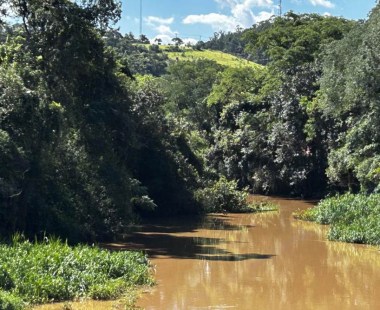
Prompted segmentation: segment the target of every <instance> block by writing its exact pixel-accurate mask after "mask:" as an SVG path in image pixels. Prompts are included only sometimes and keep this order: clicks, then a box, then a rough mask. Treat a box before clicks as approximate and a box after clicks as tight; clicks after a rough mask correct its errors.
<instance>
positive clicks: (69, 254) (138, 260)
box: [0, 237, 152, 310]
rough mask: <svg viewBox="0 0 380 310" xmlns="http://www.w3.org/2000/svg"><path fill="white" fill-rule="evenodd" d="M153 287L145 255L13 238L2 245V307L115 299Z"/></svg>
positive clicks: (59, 242)
mask: <svg viewBox="0 0 380 310" xmlns="http://www.w3.org/2000/svg"><path fill="white" fill-rule="evenodd" d="M150 284H152V278H151V276H150V273H149V265H148V262H147V260H146V258H145V256H144V255H143V254H142V253H139V252H129V251H119V252H110V251H108V250H103V249H100V248H98V247H95V246H94V247H91V246H87V245H79V246H75V247H70V246H69V245H67V244H66V243H64V242H62V241H60V240H58V239H52V240H48V241H47V242H44V243H37V242H34V243H32V242H29V241H22V240H21V238H19V237H16V238H14V240H13V242H12V243H11V244H2V245H0V309H5V310H18V309H23V308H24V307H26V306H27V305H30V304H41V303H48V302H57V301H69V300H75V299H78V298H82V297H85V298H92V299H98V300H106V299H115V298H118V297H121V296H122V295H123V294H124V293H125V292H127V291H130V290H133V289H134V288H136V287H137V286H139V285H150Z"/></svg>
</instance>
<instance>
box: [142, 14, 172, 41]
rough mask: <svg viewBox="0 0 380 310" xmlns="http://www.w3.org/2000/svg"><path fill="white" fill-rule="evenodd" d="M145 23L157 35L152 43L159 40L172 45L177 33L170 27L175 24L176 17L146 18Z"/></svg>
mask: <svg viewBox="0 0 380 310" xmlns="http://www.w3.org/2000/svg"><path fill="white" fill-rule="evenodd" d="M144 21H145V23H146V24H147V25H148V26H149V27H150V28H151V29H153V30H154V31H155V32H156V33H157V35H156V36H155V37H154V38H153V39H151V42H154V40H155V39H156V38H159V39H161V40H162V42H163V43H164V44H167V43H171V39H172V38H173V37H174V36H175V31H173V30H172V29H171V27H170V25H171V24H173V23H174V17H169V18H163V17H159V16H148V17H145V18H144Z"/></svg>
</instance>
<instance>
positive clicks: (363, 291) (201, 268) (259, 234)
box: [41, 197, 380, 310]
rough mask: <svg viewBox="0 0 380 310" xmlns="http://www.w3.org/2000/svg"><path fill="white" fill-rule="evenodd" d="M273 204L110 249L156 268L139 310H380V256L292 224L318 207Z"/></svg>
mask: <svg viewBox="0 0 380 310" xmlns="http://www.w3.org/2000/svg"><path fill="white" fill-rule="evenodd" d="M256 199H266V198H263V197H258V198H256ZM272 200H274V201H275V202H277V203H278V204H279V205H280V210H279V212H270V213H262V214H228V215H222V214H215V215H209V216H208V217H207V218H206V219H205V220H203V221H186V220H184V219H176V220H166V221H162V220H160V221H156V222H152V223H149V224H146V225H144V226H142V227H141V230H139V232H136V233H133V234H130V235H127V236H126V237H125V243H117V244H109V245H108V246H109V247H111V248H115V249H119V248H120V249H123V248H137V249H144V250H146V251H147V253H148V255H149V257H150V259H151V260H152V263H153V264H154V266H155V277H156V279H157V286H156V287H154V288H153V289H152V290H151V291H150V292H148V293H145V294H143V295H142V297H141V298H140V300H139V302H138V306H140V307H141V308H145V309H147V310H153V309H162V310H176V309H181V310H182V309H243V310H244V309H247V310H251V309H274V310H277V309H302V310H304V309H305V310H306V309H313V310H315V309H318V310H319V309H322V310H323V309H328V310H330V309H371V310H372V309H380V298H379V296H378V295H377V294H378V293H377V292H378V291H379V290H380V252H379V250H378V249H377V248H373V247H366V246H358V245H352V244H343V243H336V242H329V241H326V239H325V235H326V230H327V228H326V227H323V226H320V225H317V224H313V223H304V222H300V221H296V220H293V218H292V215H291V214H292V212H293V211H295V210H297V209H305V208H309V207H311V206H312V204H311V203H308V202H305V201H300V200H289V199H272ZM50 307H53V306H45V307H43V308H41V309H53V308H50ZM112 308H115V305H114V304H113V303H112V302H109V303H104V304H101V303H96V302H95V303H87V304H77V305H73V308H72V309H112ZM54 309H58V308H54ZM59 309H62V308H59Z"/></svg>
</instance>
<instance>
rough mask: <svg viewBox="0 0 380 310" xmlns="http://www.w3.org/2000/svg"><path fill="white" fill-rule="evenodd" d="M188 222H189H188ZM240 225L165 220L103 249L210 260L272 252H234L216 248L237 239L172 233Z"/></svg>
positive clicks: (257, 256) (261, 256) (216, 220)
mask: <svg viewBox="0 0 380 310" xmlns="http://www.w3.org/2000/svg"><path fill="white" fill-rule="evenodd" d="M190 224H191V225H190ZM242 227H250V228H251V227H254V226H251V225H249V226H239V225H230V224H228V223H226V222H225V221H224V220H223V219H222V218H220V217H216V218H209V219H207V222H206V223H204V222H203V223H199V222H198V224H196V223H191V222H189V221H187V222H185V223H183V225H169V223H160V224H155V225H153V224H147V225H144V226H142V227H141V230H140V231H137V232H132V233H130V234H128V235H126V236H125V238H124V240H125V242H122V243H109V244H104V245H103V246H104V247H105V248H108V249H111V250H126V249H128V250H131V249H134V250H141V251H144V252H146V253H147V254H148V256H149V257H150V258H156V257H162V256H163V257H168V258H178V259H199V260H210V261H243V260H249V259H269V258H271V257H273V256H274V255H273V254H260V253H247V254H235V253H232V252H229V251H227V250H224V249H220V248H219V246H220V245H221V244H226V243H242V242H240V241H236V242H235V241H226V240H225V239H222V238H206V237H199V236H194V237H192V236H178V235H174V233H188V232H194V231H196V230H197V229H200V228H206V229H211V230H213V229H217V230H222V229H224V230H241V229H242Z"/></svg>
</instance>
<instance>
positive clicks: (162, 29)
mask: <svg viewBox="0 0 380 310" xmlns="http://www.w3.org/2000/svg"><path fill="white" fill-rule="evenodd" d="M155 30H156V31H157V32H158V33H159V34H167V35H171V36H173V35H175V33H174V32H173V30H172V29H171V28H170V27H169V26H166V25H159V26H157V27H155Z"/></svg>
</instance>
